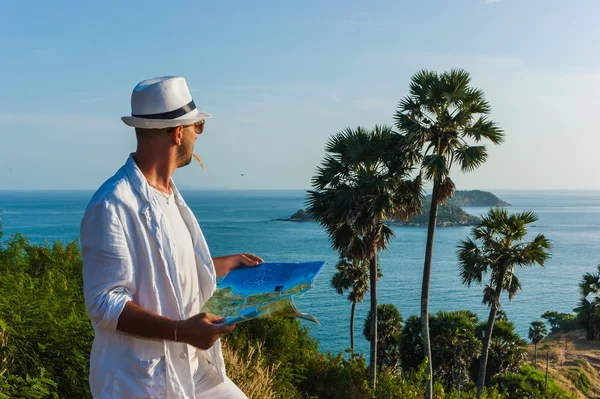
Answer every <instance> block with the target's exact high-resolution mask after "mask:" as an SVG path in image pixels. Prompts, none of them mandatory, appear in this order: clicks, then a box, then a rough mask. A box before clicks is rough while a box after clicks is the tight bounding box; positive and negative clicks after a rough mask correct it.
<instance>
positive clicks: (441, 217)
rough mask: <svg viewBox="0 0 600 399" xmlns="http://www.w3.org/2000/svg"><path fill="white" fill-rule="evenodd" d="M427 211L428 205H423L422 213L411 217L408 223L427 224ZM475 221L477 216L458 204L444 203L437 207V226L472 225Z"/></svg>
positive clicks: (477, 219) (477, 220)
mask: <svg viewBox="0 0 600 399" xmlns="http://www.w3.org/2000/svg"><path fill="white" fill-rule="evenodd" d="M429 212H430V209H429V207H428V206H427V207H425V209H424V211H423V213H422V214H421V215H419V216H415V217H414V218H412V219H411V220H410V222H409V224H423V225H425V224H427V223H428V221H429ZM477 222H479V218H478V217H476V216H473V215H469V214H468V213H467V212H465V211H464V210H463V209H462V208H461V207H460V206H458V205H455V204H452V203H445V204H442V205H440V206H439V208H438V214H437V225H438V226H453V225H473V224H476V223H477Z"/></svg>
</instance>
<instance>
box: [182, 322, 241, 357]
mask: <svg viewBox="0 0 600 399" xmlns="http://www.w3.org/2000/svg"><path fill="white" fill-rule="evenodd" d="M224 321H225V319H224V318H222V317H219V316H216V315H214V314H211V313H199V314H197V315H195V316H192V317H190V318H189V319H186V320H181V321H179V324H178V326H177V340H178V341H181V342H185V343H186V344H189V345H192V346H195V347H196V348H200V349H204V350H206V349H210V348H211V347H212V346H213V345H214V344H215V342H216V341H217V339H219V338H221V337H222V336H223V335H225V334H229V333H230V332H232V331H233V330H234V328H235V324H230V325H223V324H221V323H223V322H224Z"/></svg>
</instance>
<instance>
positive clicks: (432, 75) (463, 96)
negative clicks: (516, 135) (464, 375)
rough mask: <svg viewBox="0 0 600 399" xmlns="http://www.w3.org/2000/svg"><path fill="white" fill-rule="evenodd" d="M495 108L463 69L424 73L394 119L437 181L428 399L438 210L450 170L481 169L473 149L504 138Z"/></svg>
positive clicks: (425, 291) (424, 295)
mask: <svg viewBox="0 0 600 399" xmlns="http://www.w3.org/2000/svg"><path fill="white" fill-rule="evenodd" d="M489 113H490V105H489V104H488V102H487V101H486V100H485V98H484V94H483V92H482V91H481V90H479V89H476V88H474V87H472V86H471V77H470V75H469V73H468V72H467V71H465V70H462V69H452V70H451V71H450V72H444V73H442V74H438V73H436V72H432V71H427V70H422V71H419V72H417V73H416V74H415V75H414V76H413V77H412V79H411V83H410V92H409V95H408V96H407V97H405V98H404V99H403V100H401V101H400V104H399V105H398V108H397V110H396V113H395V116H394V119H395V121H396V127H397V128H398V129H399V130H400V132H402V133H405V134H406V138H407V140H408V142H409V143H410V144H412V145H413V146H415V148H418V149H424V152H423V158H422V170H423V172H424V173H425V177H426V178H427V179H428V180H430V181H432V182H433V191H432V193H431V205H430V206H431V208H430V213H429V224H428V227H427V245H426V248H425V262H424V266H423V286H422V289H421V323H422V325H421V329H422V334H423V344H424V351H425V355H426V356H427V358H428V363H427V372H428V374H429V382H428V384H427V389H426V398H427V399H431V397H432V388H433V385H432V384H433V372H432V365H431V342H430V337H429V317H428V315H429V286H430V280H431V262H432V256H433V240H434V236H435V226H436V222H437V211H438V206H439V205H441V204H443V203H444V202H445V201H447V200H448V199H450V198H451V197H452V195H453V194H454V188H455V186H454V183H453V182H452V180H451V179H450V170H451V168H452V166H453V165H454V164H458V165H459V166H460V168H461V170H462V171H463V172H470V171H472V170H475V169H477V167H479V166H480V165H481V164H483V163H484V162H485V161H486V159H487V151H486V148H485V146H483V145H471V144H470V143H469V141H471V142H475V143H479V142H480V141H481V140H483V139H486V140H489V141H491V142H492V143H494V144H500V143H502V141H503V140H504V134H503V133H502V130H501V129H500V128H499V127H498V126H497V125H496V124H495V123H494V122H493V121H491V120H489V119H488V118H487V116H486V115H487V114H489Z"/></svg>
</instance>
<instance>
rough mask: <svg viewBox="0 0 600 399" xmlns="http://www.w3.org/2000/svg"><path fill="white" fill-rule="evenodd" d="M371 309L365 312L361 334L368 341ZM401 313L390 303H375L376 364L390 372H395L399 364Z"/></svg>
mask: <svg viewBox="0 0 600 399" xmlns="http://www.w3.org/2000/svg"><path fill="white" fill-rule="evenodd" d="M372 316H373V314H372V313H371V311H369V312H368V313H367V318H366V319H365V326H364V328H363V335H364V336H365V339H366V340H367V341H369V342H371V340H372V338H373V337H372V336H371V321H372V320H371V318H372ZM403 322H404V319H402V315H401V314H400V311H399V310H398V308H397V307H396V306H394V305H393V304H391V303H386V304H383V305H377V366H378V367H379V368H380V369H381V368H383V367H387V368H388V370H389V371H391V372H397V371H398V369H399V366H400V348H399V344H400V336H401V334H402V323H403Z"/></svg>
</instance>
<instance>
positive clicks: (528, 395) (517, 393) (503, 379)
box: [491, 365, 575, 399]
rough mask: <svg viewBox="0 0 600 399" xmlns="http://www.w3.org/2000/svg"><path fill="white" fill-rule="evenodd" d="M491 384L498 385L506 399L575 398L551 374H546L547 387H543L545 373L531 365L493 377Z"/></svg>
mask: <svg viewBox="0 0 600 399" xmlns="http://www.w3.org/2000/svg"><path fill="white" fill-rule="evenodd" d="M491 383H492V384H495V385H497V386H498V389H499V391H500V393H502V394H504V395H506V396H505V397H506V399H575V396H574V395H572V394H570V393H568V392H565V391H564V390H562V389H561V388H560V387H558V386H557V385H556V384H555V382H554V380H553V379H552V376H548V389H546V388H545V374H544V373H543V372H541V371H538V370H536V369H534V368H533V367H531V366H527V365H526V366H521V368H520V370H519V371H518V372H512V373H506V374H501V375H498V376H496V377H494V378H493V379H492V381H491Z"/></svg>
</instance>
